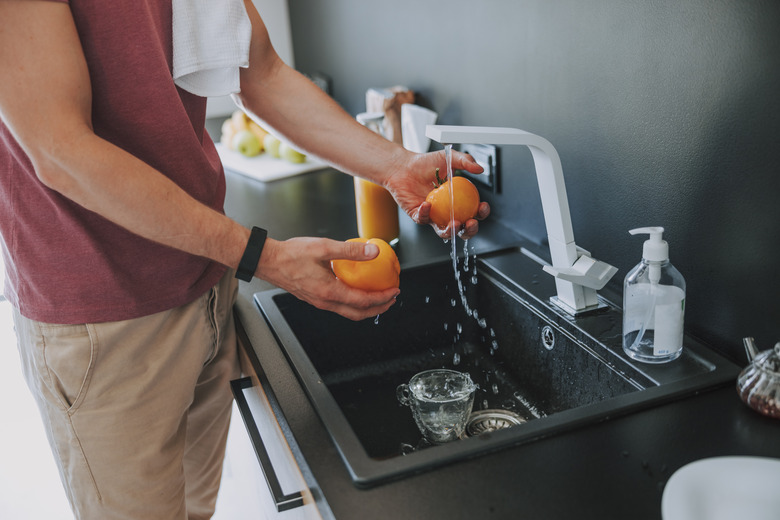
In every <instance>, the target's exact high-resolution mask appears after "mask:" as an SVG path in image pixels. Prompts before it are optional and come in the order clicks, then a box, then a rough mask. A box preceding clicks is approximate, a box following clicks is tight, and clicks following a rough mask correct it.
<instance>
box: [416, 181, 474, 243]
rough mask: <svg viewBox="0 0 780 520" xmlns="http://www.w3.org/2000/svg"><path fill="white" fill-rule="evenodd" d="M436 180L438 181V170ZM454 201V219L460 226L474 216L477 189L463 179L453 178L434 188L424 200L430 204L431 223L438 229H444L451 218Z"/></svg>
mask: <svg viewBox="0 0 780 520" xmlns="http://www.w3.org/2000/svg"><path fill="white" fill-rule="evenodd" d="M436 180H439V182H440V183H441V180H440V179H439V172H438V169H437V170H436ZM450 183H451V184H452V186H454V192H455V193H454V196H453V195H451V193H450ZM453 199H454V203H455V204H454V218H455V220H457V221H458V222H460V223H461V224H465V222H466V221H467V220H469V219H472V218H474V217H475V216H476V214H477V210H478V209H479V192H478V191H477V187H476V186H474V184H472V182H471V181H470V180H468V179H466V178H465V177H453V178H452V180H451V181H446V182H444V183H441V185H440V186H439V187H438V188H434V189H433V190H431V192H430V193H429V194H428V196H427V197H426V198H425V201H426V202H430V203H431V222H433V223H434V224H436V225H437V226H439V227H440V228H442V229H444V228H446V227H447V226H448V225H449V223H450V220H451V219H452V218H453V215H452V213H453V212H452V210H451V209H450V208H452V207H453Z"/></svg>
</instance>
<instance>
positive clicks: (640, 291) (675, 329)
mask: <svg viewBox="0 0 780 520" xmlns="http://www.w3.org/2000/svg"><path fill="white" fill-rule="evenodd" d="M629 233H631V234H632V235H637V234H640V233H643V234H648V235H650V239H649V240H647V241H645V243H644V246H643V248H642V261H641V262H640V263H639V264H638V265H637V266H636V267H634V268H633V269H632V270H631V271H629V273H628V274H627V275H626V278H625V281H624V282H623V350H624V351H625V352H626V354H627V355H628V356H630V357H631V358H633V359H636V360H638V361H643V362H646V363H666V362H668V361H672V360H674V359H677V358H678V357H679V356H680V354H681V353H682V348H683V318H684V314H685V280H684V279H683V276H682V275H681V274H680V272H679V271H678V270H677V269H675V267H674V266H673V265H672V264H671V263H670V262H669V244H667V243H666V241H665V240H663V233H664V228H662V227H645V228H638V229H632V230H631V231H629Z"/></svg>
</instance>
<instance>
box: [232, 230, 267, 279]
mask: <svg viewBox="0 0 780 520" xmlns="http://www.w3.org/2000/svg"><path fill="white" fill-rule="evenodd" d="M267 237H268V231H266V230H265V229H263V228H259V227H253V228H252V233H251V234H250V235H249V242H247V244H246V249H245V250H244V255H243V256H242V257H241V262H239V264H238V270H237V271H236V278H238V279H239V280H243V281H245V282H250V281H252V278H253V277H254V276H255V270H256V269H257V263H258V262H259V261H260V255H261V254H263V246H264V245H265V239H266V238H267Z"/></svg>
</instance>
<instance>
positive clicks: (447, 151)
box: [444, 144, 498, 407]
mask: <svg viewBox="0 0 780 520" xmlns="http://www.w3.org/2000/svg"><path fill="white" fill-rule="evenodd" d="M444 157H445V162H446V168H447V182H448V185H449V187H450V190H449V192H450V241H451V247H452V251H451V253H450V255H451V257H452V271H453V273H454V276H455V282H456V284H457V286H458V294H459V295H460V301H461V304H462V305H463V310H464V311H465V313H466V316H468V317H470V318H474V319H475V320H476V321H477V324H478V325H479V327H480V328H482V329H487V328H488V326H487V320H486V319H485V318H484V317H480V316H479V312H478V311H477V309H476V308H472V307H471V306H470V305H469V302H468V298H467V297H466V291H465V288H464V283H463V280H462V278H461V272H460V269H458V251H457V244H456V241H457V233H458V230H457V229H455V225H454V224H455V193H454V192H455V190H454V189H453V187H454V185H453V183H452V176H453V172H452V145H451V144H447V145H445V146H444ZM476 260H477V258H476V254H475V255H474V258H473V261H472V267H471V273H469V243H468V240H464V241H463V273H464V274H465V275H466V276H469V274H470V276H469V278H468V280H469V281H470V282H471V284H472V285H476V284H477V261H476ZM456 304H457V303H456V301H455V300H452V305H453V307H454V306H455V305H456ZM456 328H457V332H458V334H457V335H456V336H455V342H456V343H457V341H459V340H460V332H461V330H462V326H461V324H460V323H458V324H457V327H456ZM446 329H447V326H446V323H445V330H446ZM489 333H490V339H489V340H490V341H491V346H490V354H491V355H493V354H494V353H495V351H496V350H498V342H497V341H496V339H495V332H494V331H493V329H492V328H491V329H490V331H489ZM460 361H461V356H460V354H458V353H457V352H455V353H454V355H453V359H452V363H453V365H456V366H457V365H458V364H460ZM497 390H498V389H497V385H495V384H494V385H493V392H494V393H498V392H497ZM484 406H485V407H487V404H486V403H484Z"/></svg>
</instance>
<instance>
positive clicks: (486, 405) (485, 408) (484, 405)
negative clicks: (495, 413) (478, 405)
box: [482, 399, 488, 410]
mask: <svg viewBox="0 0 780 520" xmlns="http://www.w3.org/2000/svg"><path fill="white" fill-rule="evenodd" d="M482 409H483V410H487V409H488V401H487V399H483V400H482Z"/></svg>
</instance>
